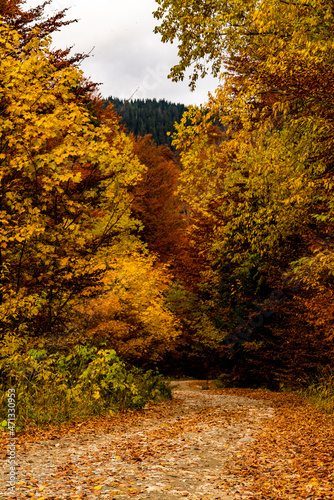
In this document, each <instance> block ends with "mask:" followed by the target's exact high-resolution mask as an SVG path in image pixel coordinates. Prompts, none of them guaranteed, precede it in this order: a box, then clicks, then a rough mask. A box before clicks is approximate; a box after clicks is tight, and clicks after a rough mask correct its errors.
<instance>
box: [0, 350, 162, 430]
mask: <svg viewBox="0 0 334 500" xmlns="http://www.w3.org/2000/svg"><path fill="white" fill-rule="evenodd" d="M0 375H1V377H0V378H1V381H0V415H1V420H0V423H1V422H2V429H6V427H8V422H7V415H8V394H9V393H8V390H9V389H10V390H11V391H10V400H11V402H13V401H14V400H15V410H16V430H24V429H27V428H28V427H32V426H45V425H50V424H52V425H54V424H60V423H62V422H65V421H69V420H73V419H77V418H80V419H81V418H89V417H90V416H95V415H103V414H109V415H113V414H114V412H116V411H120V410H124V409H127V408H141V407H143V406H145V405H146V403H148V402H149V401H152V400H161V399H165V398H168V397H170V395H171V391H170V389H169V387H168V386H166V384H165V383H164V381H163V378H162V376H161V375H160V374H158V373H156V372H153V371H146V372H144V371H143V370H141V369H139V368H135V367H131V368H128V367H126V365H125V364H124V362H123V361H121V360H120V359H119V357H118V356H117V355H116V353H115V351H113V350H108V349H98V348H97V347H95V346H87V345H76V346H75V347H74V348H73V349H72V350H71V352H69V353H67V354H61V353H53V354H50V353H49V352H48V351H47V350H46V349H29V350H27V351H26V352H22V350H21V352H20V351H19V350H18V349H12V352H10V353H9V352H7V356H5V357H2V358H1V359H0ZM13 389H14V391H13ZM11 406H13V404H12V405H11Z"/></svg>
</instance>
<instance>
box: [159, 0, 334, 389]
mask: <svg viewBox="0 0 334 500" xmlns="http://www.w3.org/2000/svg"><path fill="white" fill-rule="evenodd" d="M158 4H159V8H158V10H157V12H156V17H157V18H158V19H160V20H161V25H160V26H159V27H157V28H156V32H158V33H160V34H161V35H162V39H163V41H173V40H175V39H178V43H179V56H180V63H179V64H178V65H177V66H175V67H174V68H173V69H172V72H171V77H172V78H173V79H174V80H177V79H183V77H184V71H185V69H186V68H187V67H189V66H190V65H191V64H192V63H194V70H193V73H192V77H191V86H192V87H194V85H195V82H196V79H197V78H198V77H199V76H203V75H204V74H205V73H206V71H207V70H208V69H209V68H210V66H211V69H212V71H213V73H214V74H218V73H219V72H220V71H222V75H221V86H220V87H219V88H218V89H217V90H216V92H215V95H214V96H211V97H210V98H209V101H208V103H207V104H206V105H205V106H203V107H202V108H199V109H198V108H193V109H190V110H189V111H188V112H187V113H186V115H185V116H184V118H183V120H182V121H181V123H180V125H179V126H178V131H177V134H176V136H175V143H174V144H175V145H176V146H177V147H178V149H179V151H180V157H181V167H182V175H181V178H180V193H179V194H180V196H181V197H182V196H183V197H184V199H186V200H187V202H188V203H189V204H190V206H191V207H192V208H193V210H195V211H197V213H198V214H201V215H200V216H201V217H205V218H207V219H208V220H210V219H211V220H212V225H211V228H212V229H211V230H210V231H209V233H208V238H207V239H208V242H207V244H206V247H205V248H203V247H202V250H204V252H205V254H206V255H207V257H208V259H209V260H210V261H211V269H212V273H213V274H212V278H211V279H214V278H213V277H214V276H215V279H216V282H218V285H217V286H216V287H215V290H218V291H219V293H220V296H221V299H220V301H218V304H219V307H218V309H217V301H216V303H215V305H214V309H213V310H215V311H216V313H217V315H218V316H219V317H220V318H221V324H222V325H225V326H227V325H228V322H230V325H233V324H234V326H235V327H236V326H237V319H238V318H239V319H238V321H239V322H240V320H242V318H246V317H247V314H248V313H251V312H252V309H253V311H254V307H255V306H254V305H252V304H253V303H254V302H256V301H257V303H259V302H260V303H261V302H263V301H265V298H266V296H267V297H268V296H269V295H270V291H271V290H273V289H274V288H276V287H279V288H283V289H284V290H285V285H284V283H285V284H286V283H290V284H292V283H293V282H294V280H295V277H296V275H297V276H298V283H299V291H298V293H297V295H296V296H295V297H293V296H292V297H291V301H287V302H286V303H287V304H289V307H290V310H296V307H295V305H296V303H303V304H309V305H310V307H311V308H312V309H314V304H313V305H311V302H310V298H309V296H308V294H309V291H310V290H311V289H313V290H317V293H318V297H319V299H320V297H321V294H322V293H323V294H324V295H323V296H324V297H326V296H327V295H328V293H330V290H331V287H332V278H331V276H332V258H333V252H332V248H331V246H328V245H327V246H326V245H323V243H322V242H324V240H325V238H326V237H327V236H330V235H331V234H332V220H333V218H332V206H333V204H332V181H331V177H332V164H333V158H332V150H333V148H332V145H333V136H332V130H333V126H332V119H333V117H332V96H333V92H332V85H333V77H332V75H333V45H332V41H331V39H332V36H331V34H332V31H333V13H332V10H331V7H330V6H329V5H328V4H327V3H325V2H323V1H316V2H308V1H306V2H304V1H303V2H301V1H297V2H285V1H280V2H271V1H269V2H260V3H259V2H253V1H248V2H239V1H238V0H236V1H233V2H229V3H227V2H220V3H216V2H197V1H195V2H192V1H189V2H188V1H186V2H178V1H176V2H171V1H169V0H161V1H158ZM217 120H218V121H220V123H221V124H222V125H224V126H226V127H228V131H227V133H226V137H225V138H224V139H222V140H221V141H220V142H216V143H212V141H210V140H209V130H210V127H212V124H213V123H215V122H217ZM189 122H190V125H189ZM194 224H195V225H196V222H194ZM289 279H290V282H289V281H288V280H289ZM283 280H284V281H283ZM286 294H287V296H290V295H289V292H288V290H286ZM212 298H213V299H214V295H213V297H212ZM286 307H287V305H285V306H282V305H281V306H280V308H279V310H277V311H276V314H275V316H274V317H273V318H271V319H270V322H271V326H270V328H269V332H270V331H271V332H272V334H273V335H274V339H273V338H272V337H271V334H269V333H268V330H267V331H262V330H261V328H258V329H256V331H254V332H253V333H252V337H251V338H250V337H249V335H248V336H245V335H244V336H243V338H242V339H241V340H240V338H239V340H238V338H237V337H235V342H236V347H239V346H240V344H242V346H243V347H242V350H241V351H240V350H239V351H238V352H243V353H244V354H245V353H246V358H247V357H248V359H253V361H254V364H253V367H254V366H257V368H256V369H257V371H258V372H259V366H260V365H261V361H260V358H261V349H262V350H263V352H266V353H268V356H267V360H268V358H270V359H272V360H274V359H277V356H276V355H275V353H277V352H278V351H279V352H280V355H279V360H278V361H277V362H278V363H282V364H284V363H285V365H290V366H291V367H293V369H296V370H297V369H299V368H298V365H297V364H298V361H297V360H298V359H299V360H305V362H304V361H301V365H300V366H303V367H304V369H307V367H309V368H310V369H311V370H313V369H314V364H316V361H317V359H319V360H321V362H322V363H326V360H327V362H331V360H332V357H333V351H332V348H331V346H330V343H329V342H328V341H327V340H326V339H329V338H330V335H331V334H330V332H331V331H332V326H331V325H329V327H328V330H329V331H328V332H327V334H326V332H325V330H323V331H322V334H320V335H318V334H317V333H316V332H315V330H313V333H312V334H311V337H310V339H309V341H306V340H305V342H304V343H303V342H301V343H300V344H298V341H297V339H298V336H299V337H300V336H302V335H303V328H306V326H305V325H306V324H307V321H306V317H308V318H309V317H310V315H309V313H307V311H306V308H304V307H303V308H300V321H299V325H300V327H299V328H298V326H297V325H296V324H293V321H292V316H291V315H290V314H289V313H288V310H287V309H286ZM276 309H277V308H276ZM280 311H281V315H282V314H283V316H284V315H285V317H286V318H289V323H288V324H286V325H285V328H287V329H288V328H289V326H290V327H291V333H292V337H291V338H290V339H289V343H290V346H291V347H292V351H289V349H288V345H287V343H286V342H285V341H283V340H282V336H280V333H279V332H280V331H281V327H280V325H279V322H278V321H279V312H280ZM282 311H284V312H283V313H282ZM317 314H319V313H316V312H314V314H313V317H314V318H315V316H316V315H317ZM326 314H328V317H331V311H330V310H329V309H328V308H326ZM311 316H312V315H311ZM281 317H282V316H281ZM318 321H319V320H318ZM275 322H276V323H275ZM223 333H224V331H223V329H222V334H223ZM275 335H276V337H275ZM283 346H284V348H283ZM315 346H316V347H315ZM257 352H259V356H260V358H259V359H258V361H255V357H256V356H257V354H256V355H255V354H254V356H255V357H254V356H253V354H251V353H257ZM312 352H313V353H314V355H313V358H312V354H311V353H312ZM297 353H298V355H297ZM307 353H309V354H311V358H312V359H313V362H311V361H310V358H308V357H307ZM244 354H242V356H244ZM238 356H239V355H238ZM242 356H241V358H240V359H241V362H242V363H243V364H244V361H245V359H246V358H245V357H244V358H243V361H242ZM239 361H240V360H239ZM312 363H313V364H312ZM247 366H248V368H249V366H250V365H247ZM267 367H269V370H267V371H268V373H274V372H275V371H276V373H278V372H279V370H278V369H277V365H275V364H271V365H270V363H269V364H268V365H267ZM237 370H238V369H237ZM248 371H249V370H248ZM255 371H256V370H255ZM260 371H262V372H265V369H264V370H260ZM277 377H278V378H279V375H277ZM276 382H277V378H276Z"/></svg>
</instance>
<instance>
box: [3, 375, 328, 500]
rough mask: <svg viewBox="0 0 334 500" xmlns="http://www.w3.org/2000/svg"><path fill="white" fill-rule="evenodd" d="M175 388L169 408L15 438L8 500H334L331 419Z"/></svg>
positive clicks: (275, 398)
mask: <svg viewBox="0 0 334 500" xmlns="http://www.w3.org/2000/svg"><path fill="white" fill-rule="evenodd" d="M172 384H173V385H174V387H173V400H172V401H165V402H163V403H161V404H157V405H150V406H148V407H147V408H145V409H144V410H141V411H138V412H126V413H125V414H120V415H117V416H116V417H113V418H112V417H108V418H96V419H91V420H89V421H84V422H76V423H72V424H67V425H63V426H62V427H60V428H57V429H48V430H45V431H42V432H41V431H35V432H30V433H25V434H22V435H21V436H18V440H17V463H18V465H19V468H18V484H17V488H16V494H15V495H13V494H11V495H10V494H9V493H6V492H5V491H6V484H5V482H6V480H7V474H6V470H7V469H6V465H5V467H4V468H3V470H4V473H2V475H0V479H1V483H2V486H0V491H4V492H5V493H3V494H2V496H3V498H10V497H11V498H16V499H22V498H30V499H37V498H38V499H44V498H45V499H46V498H48V499H51V498H52V499H57V500H58V499H77V500H79V499H93V498H101V499H109V500H111V499H117V500H121V499H126V498H131V497H133V498H138V499H142V500H173V499H180V498H188V499H191V500H204V499H222V500H232V499H235V500H237V499H249V500H251V499H263V500H269V499H291V500H296V499H305V500H306V499H308V500H311V499H312V500H315V499H334V487H333V484H334V428H333V417H328V416H326V415H325V414H323V413H320V412H318V411H316V410H315V409H314V407H313V406H311V405H310V404H309V403H307V402H305V401H303V400H301V399H299V398H298V397H296V396H294V395H289V394H282V393H271V392H269V391H265V390H249V389H216V390H215V389H210V390H203V388H204V387H205V383H204V382H200V381H190V382H188V381H187V382H185V381H183V382H174V383H172ZM0 444H1V445H2V446H1V448H2V450H3V451H2V456H1V459H2V460H3V461H4V459H5V446H6V443H5V441H4V440H3V442H2V443H0ZM0 498H1V495H0Z"/></svg>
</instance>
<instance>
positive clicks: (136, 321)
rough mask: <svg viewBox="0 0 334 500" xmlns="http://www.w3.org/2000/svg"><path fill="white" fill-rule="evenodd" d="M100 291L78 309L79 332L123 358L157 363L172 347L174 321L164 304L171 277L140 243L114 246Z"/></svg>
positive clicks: (144, 363)
mask: <svg viewBox="0 0 334 500" xmlns="http://www.w3.org/2000/svg"><path fill="white" fill-rule="evenodd" d="M103 282H104V285H105V286H104V289H103V290H102V293H101V294H100V295H99V296H96V297H95V298H90V299H87V300H86V301H84V302H83V304H82V306H81V307H79V308H78V309H77V311H78V313H79V316H80V317H81V321H82V323H81V326H80V329H81V331H83V332H84V334H85V336H86V337H87V338H88V339H94V342H96V341H104V342H105V343H106V345H107V346H108V347H111V348H113V349H115V350H116V352H117V353H118V354H119V355H120V356H121V357H122V358H123V359H125V360H126V361H128V362H130V363H134V364H135V365H137V366H138V365H141V366H145V367H152V366H156V364H157V363H161V361H163V360H164V359H165V357H166V355H167V354H168V353H169V352H170V351H171V350H172V349H173V346H174V343H175V339H176V338H177V336H178V335H179V332H178V328H179V325H178V321H177V320H176V319H175V317H174V315H173V314H172V313H171V312H170V310H168V308H167V307H166V305H165V297H164V295H165V292H166V291H167V290H168V289H169V288H170V285H171V283H172V276H170V275H169V273H168V272H167V269H166V267H165V266H164V265H163V264H159V263H158V261H157V258H156V257H153V256H150V255H148V254H147V252H145V251H143V248H142V246H141V243H137V244H134V245H133V246H132V248H131V249H130V251H129V248H127V247H123V248H120V246H118V249H117V250H116V249H115V252H114V253H113V256H111V257H110V259H109V269H108V270H107V271H106V273H105V275H104V277H103Z"/></svg>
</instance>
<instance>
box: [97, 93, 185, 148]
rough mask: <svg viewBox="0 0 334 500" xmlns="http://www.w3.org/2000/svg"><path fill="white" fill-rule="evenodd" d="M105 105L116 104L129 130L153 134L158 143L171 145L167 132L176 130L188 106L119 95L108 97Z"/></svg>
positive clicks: (140, 133)
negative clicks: (126, 98)
mask: <svg viewBox="0 0 334 500" xmlns="http://www.w3.org/2000/svg"><path fill="white" fill-rule="evenodd" d="M104 103H105V106H107V105H108V104H109V103H111V104H113V105H114V109H115V111H116V112H117V113H118V114H119V115H120V116H121V117H122V121H121V123H122V124H123V125H124V126H125V127H126V129H127V131H128V132H132V133H133V134H134V135H141V136H144V135H146V134H152V138H153V139H154V141H155V142H156V144H158V145H160V144H167V145H168V146H170V145H171V137H170V136H168V135H167V132H173V131H174V123H175V122H179V121H180V119H181V117H182V115H183V113H184V112H185V111H186V109H187V107H186V106H185V105H184V104H173V103H171V102H168V101H165V100H164V99H162V100H159V101H157V100H156V99H134V100H133V101H125V100H123V99H118V98H117V97H108V98H107V99H106V100H105V101H104Z"/></svg>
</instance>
